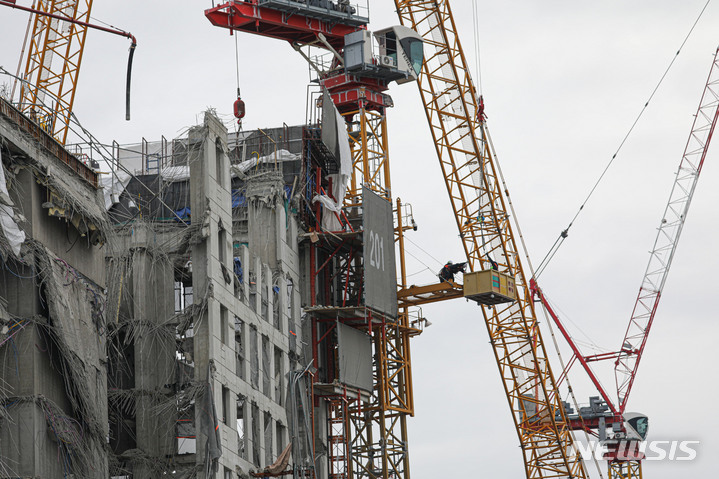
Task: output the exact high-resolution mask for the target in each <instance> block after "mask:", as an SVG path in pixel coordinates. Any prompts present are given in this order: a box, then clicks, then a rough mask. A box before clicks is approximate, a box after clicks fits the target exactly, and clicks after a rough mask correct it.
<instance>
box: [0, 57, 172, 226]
mask: <svg viewBox="0 0 719 479" xmlns="http://www.w3.org/2000/svg"><path fill="white" fill-rule="evenodd" d="M0 73H2V74H5V75H8V76H11V77H13V78H16V79H17V80H19V81H21V82H23V83H29V82H27V80H24V79H22V78H18V77H17V76H15V75H13V74H12V73H10V72H8V71H7V70H5V69H4V68H3V67H2V66H0ZM46 93H47V94H48V95H50V96H51V97H53V99H55V100H56V101H57V97H56V96H55V95H54V94H52V93H51V92H46ZM70 115H71V117H72V120H73V122H74V123H75V124H76V125H77V126H78V127H79V128H80V130H81V131H82V133H83V134H84V135H86V137H87V138H89V141H87V144H88V146H89V147H90V148H91V149H92V150H93V151H96V152H97V153H98V154H99V155H100V156H101V157H102V159H103V160H104V161H105V162H107V163H108V164H109V165H111V167H110V172H111V173H112V175H113V176H114V177H115V178H116V179H117V180H118V181H119V177H118V175H117V172H116V171H115V169H113V168H112V166H113V165H114V166H116V167H118V168H119V169H121V170H122V171H123V172H125V173H127V174H128V175H130V176H131V177H133V178H137V176H136V175H135V174H133V173H131V172H130V170H129V169H128V168H127V167H126V166H125V165H123V164H122V163H120V162H119V161H114V160H115V159H114V157H113V156H112V154H111V153H110V152H109V151H107V147H106V145H105V144H103V143H101V142H99V141H97V138H95V136H94V135H93V134H92V133H90V131H89V130H87V129H86V128H85V127H84V126H82V124H81V123H80V120H78V118H77V116H76V115H75V113H74V112H71V113H70ZM68 128H69V129H70V131H72V132H73V133H74V134H76V135H77V136H78V137H80V138H82V135H81V134H79V133H78V131H77V130H76V129H75V128H73V127H72V126H71V125H68ZM98 147H102V149H103V150H104V153H103V151H100V148H98ZM108 158H110V159H109V160H108ZM138 184H139V185H140V186H142V187H143V188H145V189H146V190H147V191H149V192H150V194H151V195H152V196H153V197H155V198H157V194H156V193H155V192H153V191H152V190H151V189H150V188H149V187H148V186H147V185H145V184H144V183H143V182H141V181H139V182H138ZM157 199H158V201H159V202H160V203H161V204H162V205H163V206H165V207H167V208H168V210H170V211H171V212H172V213H173V214H174V215H175V217H177V219H178V220H180V223H182V224H185V221H184V220H183V219H182V218H180V217H179V216H178V215H177V213H176V212H175V211H174V210H172V209H171V208H170V207H169V206H168V205H167V204H165V202H164V201H162V199H160V198H157ZM135 216H137V214H135V215H134V216H133V218H132V219H134V217H135Z"/></svg>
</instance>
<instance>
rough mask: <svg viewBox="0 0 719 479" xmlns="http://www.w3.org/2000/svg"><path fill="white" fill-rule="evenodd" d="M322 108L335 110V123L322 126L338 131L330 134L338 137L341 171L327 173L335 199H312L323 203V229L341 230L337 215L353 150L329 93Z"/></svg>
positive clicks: (348, 177) (316, 197)
mask: <svg viewBox="0 0 719 479" xmlns="http://www.w3.org/2000/svg"><path fill="white" fill-rule="evenodd" d="M322 108H332V110H334V120H335V121H334V124H327V123H330V122H326V123H325V124H324V125H322V128H323V129H324V128H334V129H335V132H333V133H336V136H335V135H330V136H331V137H336V139H337V150H336V151H337V153H338V154H339V158H338V160H339V167H340V171H339V173H338V174H334V175H327V177H328V178H331V179H332V197H334V198H335V199H334V200H333V199H332V198H331V197H330V196H329V195H317V196H315V197H314V198H313V199H312V202H313V203H314V202H319V203H320V204H321V205H322V208H323V212H322V229H323V230H325V231H339V230H340V229H341V228H342V225H341V223H340V221H339V220H338V218H337V215H338V214H339V213H340V212H341V211H342V205H343V204H344V202H345V194H346V193H347V183H348V182H349V179H350V176H351V175H352V150H351V149H350V142H349V136H348V135H347V128H346V125H345V119H344V117H342V115H340V112H339V111H338V110H337V108H336V107H335V105H334V103H332V101H331V100H330V96H329V95H328V94H325V97H324V98H323V102H322ZM323 118H327V116H325V115H323ZM335 213H337V214H335Z"/></svg>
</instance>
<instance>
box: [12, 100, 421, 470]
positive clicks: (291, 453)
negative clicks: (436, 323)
mask: <svg viewBox="0 0 719 479" xmlns="http://www.w3.org/2000/svg"><path fill="white" fill-rule="evenodd" d="M329 104H330V103H329V102H326V103H325V111H326V112H331V110H330V107H329V106H327V105H329ZM338 117H339V115H338V114H337V113H336V111H335V113H332V114H329V115H326V116H325V117H324V118H323V121H322V123H321V124H319V123H318V124H316V125H314V126H304V127H292V128H289V127H284V128H278V129H273V130H268V131H262V130H260V131H256V132H240V133H233V134H229V135H228V132H227V130H226V128H225V127H224V126H223V124H222V122H221V121H220V120H218V118H217V117H216V116H215V115H214V114H213V113H212V112H207V113H206V114H205V116H204V120H203V123H202V124H201V125H198V126H196V127H193V128H191V129H190V130H189V132H188V134H187V136H186V137H183V138H180V139H177V140H174V141H172V142H170V143H168V142H166V141H165V140H164V139H163V140H162V141H159V142H146V141H144V140H143V142H142V143H141V144H138V145H136V146H134V147H132V146H131V147H127V146H125V147H121V146H120V145H117V144H116V145H115V146H114V147H113V148H112V151H106V152H105V153H107V155H105V156H106V157H105V158H104V159H105V160H107V159H108V158H107V157H109V158H110V162H111V164H112V167H113V171H112V174H110V175H105V176H104V177H103V178H102V180H100V179H99V175H98V173H97V171H96V170H95V169H93V168H91V167H89V166H88V165H87V164H86V163H88V164H91V161H87V162H86V163H85V162H83V161H81V159H82V155H78V154H71V153H69V152H68V151H67V150H65V149H64V148H62V147H61V146H59V144H57V143H55V142H54V140H53V139H52V138H51V137H50V136H49V135H47V134H46V133H45V132H44V131H43V130H42V128H41V127H40V126H39V125H37V124H36V123H34V122H32V121H30V120H28V119H27V118H25V117H23V116H22V115H21V114H20V113H19V112H17V110H15V109H14V108H13V107H12V106H11V105H10V104H8V103H6V102H3V104H2V112H1V114H0V120H1V122H0V148H1V151H2V171H3V174H4V176H5V178H0V180H2V181H0V183H1V184H0V187H4V188H3V191H5V192H6V193H7V194H4V196H2V197H1V198H3V204H2V205H0V208H3V209H2V210H0V214H2V216H0V219H1V220H2V223H1V224H2V228H3V231H2V232H3V235H0V253H1V254H2V259H1V261H2V266H3V268H2V270H3V271H2V273H1V275H2V282H1V284H0V314H1V315H2V316H1V317H0V319H1V320H2V336H1V338H2V342H1V343H0V352H1V353H2V355H1V356H0V361H1V362H2V380H3V381H2V384H1V385H2V389H0V392H1V393H2V398H1V399H2V401H3V402H4V406H5V407H4V409H3V410H2V412H3V415H2V417H0V421H1V422H0V465H1V466H2V468H1V469H0V477H38V478H40V477H76V478H80V477H88V478H101V477H102V478H106V477H113V478H131V477H132V478H155V477H161V476H171V477H200V478H209V477H221V478H234V477H250V475H254V476H256V477H271V476H282V475H291V476H293V477H321V478H339V477H349V475H350V474H351V470H352V468H353V467H354V468H355V469H358V471H357V473H358V474H360V475H366V476H367V477H383V476H385V477H387V476H388V473H387V469H388V465H387V464H388V461H389V462H391V463H392V467H395V468H398V467H399V468H403V467H405V466H406V464H407V461H408V455H407V448H406V444H405V443H404V442H403V441H402V440H401V439H400V440H398V439H397V438H395V437H389V436H388V435H387V434H385V433H386V430H383V429H382V421H391V422H393V423H395V422H398V421H400V422H401V421H404V418H405V417H406V415H407V414H410V413H411V411H412V405H411V388H410V389H409V390H408V389H407V388H405V384H407V383H408V382H409V378H408V375H409V371H408V368H407V367H406V366H407V365H408V363H409V358H408V354H409V351H408V346H406V347H407V351H406V352H405V351H403V348H404V347H405V345H406V343H407V340H408V337H409V336H408V335H409V334H411V331H410V328H408V327H407V325H406V324H405V325H401V324H398V320H397V317H398V313H397V299H396V289H397V288H396V278H395V269H394V254H393V253H394V246H393V244H394V229H393V213H392V206H391V204H390V203H389V202H388V201H386V200H384V199H382V198H380V197H379V196H377V195H374V193H372V192H371V191H365V192H364V194H363V196H364V197H365V199H364V201H362V207H355V208H342V204H343V201H342V198H343V197H344V191H342V184H343V183H344V184H345V187H346V181H347V177H348V175H349V176H351V173H349V172H348V170H347V165H348V164H349V165H350V166H349V167H350V168H351V159H350V158H349V145H348V143H347V135H346V134H344V131H345V130H344V122H343V121H342V122H341V123H340V122H338V121H337V118H338ZM340 119H341V118H340ZM339 125H341V128H338V127H339ZM68 166H69V168H68ZM343 175H344V178H343ZM101 183H102V184H101ZM373 195H374V196H373ZM6 197H7V198H6ZM368 221H369V223H368ZM320 224H322V226H323V227H320V226H319V225H320ZM364 231H372V233H371V234H370V236H369V237H370V241H372V242H373V245H374V249H373V251H376V253H374V252H373V253H372V254H373V256H372V258H371V259H372V261H371V263H370V264H371V265H373V267H372V268H365V265H364V253H363V251H364V247H363V241H364V240H363V232H364ZM380 261H381V265H382V266H381V268H380V266H379V265H380ZM368 275H369V276H368ZM372 275H374V276H372ZM368 278H369V279H368ZM405 321H406V318H405ZM373 328H374V329H373ZM414 331H415V333H416V332H417V331H416V330H414ZM383 341H384V342H383ZM388 344H389V345H391V346H393V347H390V348H388V347H387V345H388ZM393 355H394V356H397V355H399V356H400V360H396V358H395V360H394V361H393V359H392V356H393ZM388 365H389V366H388ZM379 369H381V370H382V371H383V372H381V373H378V370H379ZM388 371H389V372H388ZM378 374H379V375H380V376H381V375H382V374H385V375H387V374H389V375H390V377H391V378H392V379H391V382H389V381H388V382H387V383H386V384H384V387H386V388H387V390H390V389H391V390H393V391H399V394H401V395H402V397H403V398H405V400H404V404H405V406H403V407H404V409H402V408H395V409H396V410H394V411H388V409H389V408H388V407H386V405H387V404H390V403H391V401H392V398H388V397H387V394H385V393H383V392H382V391H378V390H377V388H379V387H380V386H378V385H377V380H376V377H377V375H378ZM398 418H399V419H398ZM378 424H379V427H380V430H379V431H377V425H378ZM402 424H404V423H402ZM403 427H404V426H403ZM397 429H399V426H398V428H397ZM388 458H389V460H388ZM359 469H362V470H359Z"/></svg>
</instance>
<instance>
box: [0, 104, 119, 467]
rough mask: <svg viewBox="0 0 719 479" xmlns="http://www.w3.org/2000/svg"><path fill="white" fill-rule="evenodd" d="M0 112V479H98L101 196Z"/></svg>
mask: <svg viewBox="0 0 719 479" xmlns="http://www.w3.org/2000/svg"><path fill="white" fill-rule="evenodd" d="M7 111H10V109H8V108H5V109H3V113H2V114H0V156H1V157H2V167H3V172H4V173H5V174H6V175H5V176H6V186H8V193H9V197H10V199H11V201H12V203H13V208H14V209H15V212H16V217H17V218H18V222H17V224H18V226H19V227H20V228H21V229H22V231H23V233H24V235H25V240H24V242H23V243H22V245H21V249H20V253H19V255H18V254H13V255H7V254H2V252H0V304H2V305H3V308H2V310H3V313H2V314H0V322H1V323H2V324H0V374H1V377H0V379H1V380H2V383H3V385H4V388H3V389H2V391H1V393H2V394H1V395H0V396H1V397H0V400H2V403H3V406H4V408H3V409H2V414H0V417H2V419H1V420H0V475H2V476H5V477H69V476H73V477H76V478H106V477H107V472H108V456H107V450H106V446H105V444H106V439H107V434H108V429H107V423H108V418H107V372H106V370H107V366H106V352H105V337H106V336H105V333H106V329H105V326H106V325H105V320H106V318H105V309H106V297H105V292H104V285H105V270H104V252H103V251H102V250H101V245H102V243H103V242H104V241H106V238H107V233H108V229H107V227H108V222H107V218H106V215H105V213H104V208H103V207H102V200H101V198H102V195H101V194H100V191H99V190H98V189H96V188H95V187H94V186H93V182H92V181H90V180H89V179H88V178H91V177H92V176H93V173H92V172H91V171H90V170H89V169H87V167H85V166H84V165H80V164H79V163H78V162H77V160H76V159H74V157H72V155H70V154H69V153H68V152H66V151H65V150H63V149H62V147H61V146H60V145H58V144H56V143H54V140H52V139H51V138H40V137H38V135H34V134H32V132H31V131H30V130H32V128H33V124H32V123H27V122H26V123H27V124H25V123H23V125H24V126H23V125H21V124H19V123H17V122H16V120H17V118H16V119H13V117H11V116H8V115H7V114H6V113H7ZM40 136H42V134H40ZM58 154H60V155H61V156H62V159H61V158H60V157H59V156H57V155H58ZM68 165H75V166H76V167H78V168H80V169H81V170H82V171H81V172H80V171H77V170H73V169H71V168H69V167H68Z"/></svg>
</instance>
